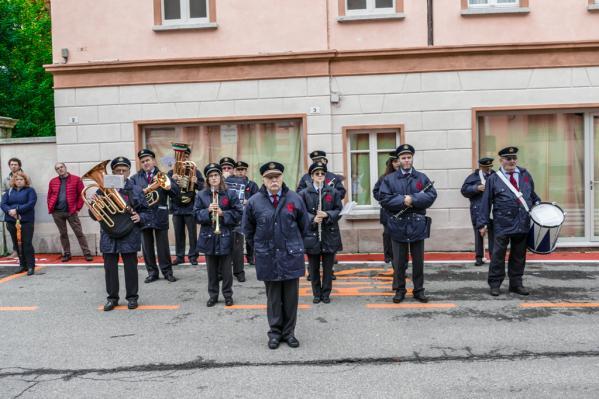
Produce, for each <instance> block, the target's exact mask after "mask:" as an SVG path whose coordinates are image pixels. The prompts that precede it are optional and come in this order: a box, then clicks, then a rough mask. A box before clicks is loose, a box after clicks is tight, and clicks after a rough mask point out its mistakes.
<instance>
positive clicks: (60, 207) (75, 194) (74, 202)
mask: <svg viewBox="0 0 599 399" xmlns="http://www.w3.org/2000/svg"><path fill="white" fill-rule="evenodd" d="M54 170H56V173H58V176H56V177H54V178H52V180H50V182H49V183H48V198H47V199H48V213H49V214H51V215H52V217H53V218H54V223H56V227H58V232H59V234H60V244H61V245H62V258H61V261H62V262H68V261H69V260H70V259H71V243H70V242H69V234H68V231H67V222H69V224H70V225H71V229H73V233H75V237H77V241H79V246H80V247H81V251H82V252H83V256H85V260H86V261H88V262H91V261H92V260H94V257H93V256H92V254H91V251H90V250H89V247H88V246H87V240H86V239H85V236H84V235H83V230H82V229H81V221H80V220H79V215H78V213H79V211H80V210H81V208H82V207H83V198H82V197H81V191H82V190H83V182H82V181H81V178H80V177H79V176H75V175H73V174H70V173H69V172H68V171H67V167H66V165H65V164H64V163H62V162H57V163H56V165H54Z"/></svg>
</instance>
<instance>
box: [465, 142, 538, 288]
mask: <svg viewBox="0 0 599 399" xmlns="http://www.w3.org/2000/svg"><path fill="white" fill-rule="evenodd" d="M498 154H499V157H500V158H499V159H500V161H501V168H500V169H499V171H498V172H497V173H495V174H493V175H491V176H489V178H488V179H487V183H486V187H485V191H484V193H483V198H482V203H481V210H480V213H479V214H478V219H477V223H476V224H477V228H478V229H479V231H480V234H481V235H484V234H485V233H487V231H488V229H489V228H490V226H491V225H490V221H491V219H490V216H489V215H490V213H491V209H492V210H493V224H492V226H493V228H494V230H495V243H494V248H493V253H492V254H491V263H490V264H489V277H488V282H489V287H491V289H490V294H491V295H492V296H499V294H500V290H499V287H501V283H502V282H503V279H504V278H505V253H506V251H507V246H508V244H509V245H510V257H509V260H508V265H507V274H508V277H509V280H510V286H509V291H510V292H514V293H516V294H518V295H528V294H529V292H528V290H527V289H526V288H524V286H523V284H522V276H523V275H524V267H525V264H526V245H527V242H526V241H527V237H528V231H529V230H530V215H529V214H528V210H527V209H525V206H524V204H522V202H521V201H524V202H525V203H526V207H528V208H531V207H532V206H533V204H535V203H537V202H540V201H541V198H540V197H539V196H538V195H537V194H536V193H535V184H534V181H533V180H532V176H531V174H530V172H528V171H527V170H526V169H524V168H518V166H517V163H518V148H517V147H506V148H504V149H502V150H501V151H499V153H498ZM510 186H511V187H510ZM516 193H519V194H518V196H519V197H520V198H521V200H519V199H518V198H517V196H516Z"/></svg>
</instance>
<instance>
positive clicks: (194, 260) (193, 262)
mask: <svg viewBox="0 0 599 399" xmlns="http://www.w3.org/2000/svg"><path fill="white" fill-rule="evenodd" d="M189 263H191V264H192V266H197V265H198V260H197V259H195V258H193V259H189Z"/></svg>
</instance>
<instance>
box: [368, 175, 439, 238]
mask: <svg viewBox="0 0 599 399" xmlns="http://www.w3.org/2000/svg"><path fill="white" fill-rule="evenodd" d="M429 183H430V180H429V178H428V177H427V176H426V175H425V174H424V173H422V172H418V171H417V170H416V169H412V172H411V173H410V174H408V175H405V176H404V174H403V172H402V171H401V170H398V171H397V172H394V173H391V174H389V175H387V176H385V177H384V178H383V181H382V183H381V187H380V191H379V195H380V203H381V206H382V207H383V208H385V210H387V212H389V218H388V220H387V229H388V231H389V234H390V235H391V239H393V240H394V241H397V242H414V241H420V240H424V239H425V238H428V237H429V236H430V218H426V217H425V215H426V209H427V208H429V207H430V206H431V205H433V203H434V202H435V199H437V191H436V190H435V188H434V187H431V188H429V189H428V190H427V191H422V190H423V189H424V188H425V187H426V186H427V185H428V184H429ZM406 195H410V196H411V197H412V200H413V203H412V206H411V207H410V208H408V210H407V211H406V212H404V214H403V215H402V216H400V217H398V218H395V217H393V216H392V215H395V214H396V213H397V212H399V211H401V210H403V209H404V208H405V205H404V198H405V196H406Z"/></svg>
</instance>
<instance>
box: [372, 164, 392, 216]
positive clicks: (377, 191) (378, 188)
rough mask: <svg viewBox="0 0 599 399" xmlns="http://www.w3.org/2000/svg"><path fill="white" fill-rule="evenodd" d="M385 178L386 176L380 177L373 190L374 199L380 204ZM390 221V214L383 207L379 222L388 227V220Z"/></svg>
mask: <svg viewBox="0 0 599 399" xmlns="http://www.w3.org/2000/svg"><path fill="white" fill-rule="evenodd" d="M384 178H385V176H381V177H379V179H378V180H377V181H376V183H375V184H374V188H373V189H372V196H373V197H374V199H375V200H377V201H378V202H379V203H380V202H381V194H380V191H381V183H382V182H383V179H384ZM388 219H389V212H387V210H386V209H385V208H383V207H382V206H381V210H380V212H379V222H380V223H381V224H382V225H383V226H386V225H387V220H388Z"/></svg>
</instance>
